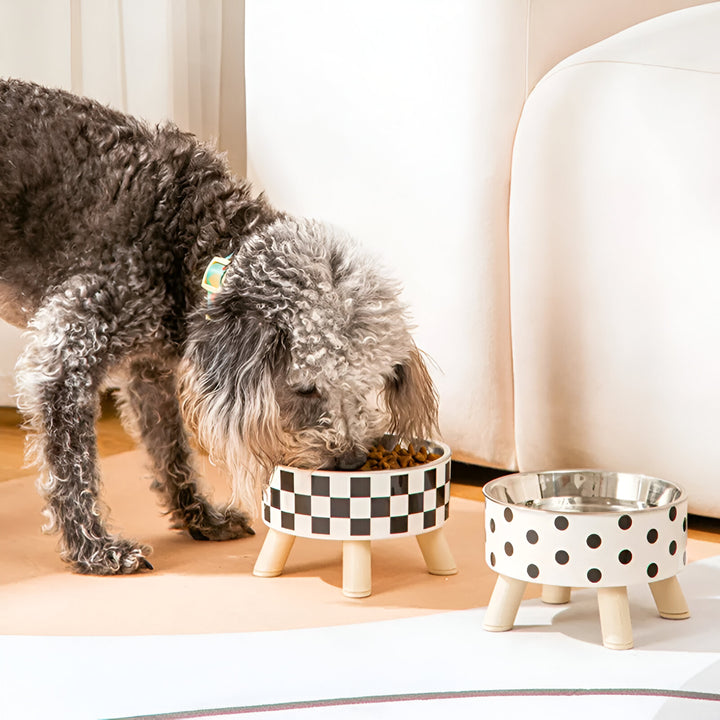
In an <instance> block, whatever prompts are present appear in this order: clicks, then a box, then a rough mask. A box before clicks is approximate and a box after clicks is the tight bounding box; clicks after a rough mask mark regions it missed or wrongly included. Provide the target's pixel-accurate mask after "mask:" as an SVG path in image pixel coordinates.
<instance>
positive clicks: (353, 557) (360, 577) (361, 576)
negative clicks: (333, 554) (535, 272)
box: [342, 540, 372, 598]
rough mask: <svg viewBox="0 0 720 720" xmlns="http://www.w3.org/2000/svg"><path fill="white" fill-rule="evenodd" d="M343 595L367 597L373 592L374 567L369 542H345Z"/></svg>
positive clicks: (343, 545)
mask: <svg viewBox="0 0 720 720" xmlns="http://www.w3.org/2000/svg"><path fill="white" fill-rule="evenodd" d="M342 547H343V595H345V597H351V598H361V597H367V596H368V595H369V594H370V592H371V591H372V565H371V554H370V541H369V540H344V541H343V544H342Z"/></svg>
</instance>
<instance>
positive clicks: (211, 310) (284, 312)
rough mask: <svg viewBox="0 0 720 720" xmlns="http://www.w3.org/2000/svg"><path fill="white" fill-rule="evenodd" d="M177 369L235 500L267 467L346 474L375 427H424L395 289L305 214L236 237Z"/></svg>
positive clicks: (250, 490)
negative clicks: (236, 485)
mask: <svg viewBox="0 0 720 720" xmlns="http://www.w3.org/2000/svg"><path fill="white" fill-rule="evenodd" d="M181 378H182V382H181V388H182V395H183V406H184V408H185V410H186V414H187V415H188V419H189V422H190V424H191V426H192V427H194V428H195V430H196V432H197V434H198V436H199V439H200V441H201V442H202V443H203V444H204V445H205V447H206V448H207V449H208V450H209V451H210V452H211V454H213V455H215V456H216V458H217V459H218V460H220V461H222V462H223V463H224V464H226V465H227V466H228V467H229V469H230V470H231V472H232V473H233V475H234V476H236V478H240V479H241V485H244V486H245V490H244V491H243V490H241V491H240V494H241V495H242V496H243V497H244V498H245V499H247V497H248V496H250V495H254V494H255V492H256V489H255V488H256V487H257V486H256V485H255V483H256V482H257V480H258V479H261V480H262V481H267V480H268V479H269V475H270V473H271V471H272V468H273V467H274V466H275V465H293V466H297V467H305V468H311V469H314V468H333V467H337V468H340V469H353V468H355V467H358V466H359V465H361V464H362V463H363V462H364V459H365V453H366V450H367V449H368V448H369V446H370V445H371V444H372V443H373V441H375V440H377V439H378V438H379V437H380V436H382V435H383V434H384V433H386V432H391V433H394V434H397V435H399V436H401V437H403V438H407V439H412V438H433V437H435V433H436V431H437V396H436V393H435V389H434V387H433V384H432V381H431V378H430V375H429V373H428V370H427V368H426V366H425V363H424V361H423V357H422V355H421V353H420V351H419V350H418V349H417V347H416V346H415V343H414V341H413V339H412V337H411V335H410V331H409V329H408V323H407V319H406V317H405V308H404V307H403V305H402V304H401V302H400V300H399V287H398V285H397V284H396V283H394V282H392V281H390V280H388V279H387V278H385V277H384V276H383V274H382V273H380V272H378V270H377V268H376V267H375V266H374V264H373V262H372V261H371V260H370V259H369V258H367V257H365V256H363V255H362V254H361V253H360V252H359V251H358V248H357V247H356V246H355V245H354V244H353V243H352V242H350V241H349V240H348V239H346V238H342V237H339V236H338V235H337V234H336V233H335V232H334V231H333V230H331V229H330V228H328V227H327V226H325V225H322V224H320V223H316V222H312V221H307V220H295V219H292V218H288V217H285V216H283V217H281V219H279V220H276V221H275V222H274V223H272V224H270V225H268V226H265V227H263V228H262V229H261V230H259V231H258V232H256V233H255V234H254V235H252V236H250V237H249V238H248V239H247V240H246V241H245V242H244V244H243V246H242V248H241V249H240V251H239V252H237V253H236V254H235V255H234V256H233V258H232V261H231V264H230V266H229V267H228V269H227V272H226V274H225V277H224V281H223V285H222V289H221V290H220V292H218V293H217V294H216V295H215V296H214V299H213V301H212V303H211V304H210V305H209V306H208V307H207V308H202V309H201V310H200V311H198V313H197V314H196V316H195V317H193V318H192V321H191V328H190V333H189V339H188V343H187V347H186V352H185V357H184V361H183V366H182V373H181ZM243 478H244V479H245V482H244V483H243V482H242V479H243ZM253 486H254V487H253Z"/></svg>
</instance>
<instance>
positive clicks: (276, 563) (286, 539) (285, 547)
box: [253, 528, 295, 577]
mask: <svg viewBox="0 0 720 720" xmlns="http://www.w3.org/2000/svg"><path fill="white" fill-rule="evenodd" d="M294 542H295V536H294V535H290V534H289V533H284V532H280V531H279V530H275V529H274V528H268V532H267V536H266V538H265V542H264V543H263V546H262V548H261V549H260V554H259V555H258V558H257V560H256V561H255V567H254V568H253V575H256V576H257V577H276V576H277V575H280V574H281V573H282V571H283V568H284V567H285V563H286V562H287V559H288V555H289V554H290V550H291V549H292V546H293V543H294Z"/></svg>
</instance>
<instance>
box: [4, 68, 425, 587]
mask: <svg viewBox="0 0 720 720" xmlns="http://www.w3.org/2000/svg"><path fill="white" fill-rule="evenodd" d="M0 164H1V171H0V316H1V317H3V318H4V319H5V320H7V321H9V322H10V323H12V324H15V325H17V326H20V327H23V328H26V335H27V345H26V349H25V351H24V352H23V354H22V356H21V357H20V359H19V360H18V364H17V368H16V370H17V387H18V407H19V408H20V409H21V411H22V412H23V413H24V415H25V418H26V428H27V430H28V457H29V459H30V461H31V462H34V463H36V464H37V465H38V467H39V469H40V472H41V476H40V480H39V481H38V486H39V489H40V491H41V493H42V494H43V496H44V499H45V502H46V509H45V511H44V512H45V515H46V517H47V523H46V525H45V527H44V530H46V531H48V532H53V531H54V532H57V533H58V534H59V537H60V553H61V556H62V558H63V559H64V560H65V561H66V562H68V563H69V564H70V566H71V568H72V569H73V570H74V571H75V572H79V573H87V574H99V575H110V574H123V573H133V572H137V571H142V570H146V569H152V565H151V564H150V562H149V561H148V559H147V556H148V555H149V553H150V552H151V550H150V548H148V547H147V546H145V545H141V544H139V543H136V542H134V541H131V540H129V539H125V538H123V537H122V536H118V535H115V534H113V533H111V532H110V530H109V529H108V527H107V523H106V516H107V508H106V507H105V506H104V504H103V502H102V497H101V478H100V475H99V472H98V458H97V445H96V437H95V421H96V419H97V415H98V412H99V410H98V408H99V397H100V393H101V391H102V390H103V388H105V387H107V384H108V381H109V378H114V380H113V382H114V383H119V384H120V390H119V398H120V399H119V403H118V405H119V408H120V412H121V417H122V418H123V421H124V422H125V423H126V424H127V425H128V427H131V428H133V431H134V433H135V435H136V436H137V437H138V439H139V440H140V441H141V442H142V443H143V445H144V447H145V448H146V450H147V453H148V455H149V457H150V461H151V465H152V470H153V477H154V480H153V487H154V489H155V490H157V491H158V492H159V494H160V496H161V498H162V501H163V503H164V505H165V506H166V508H167V512H168V514H169V516H170V521H171V526H172V527H173V528H175V529H179V530H183V531H187V532H188V533H189V534H190V536H191V537H192V538H194V539H196V540H229V539H234V538H239V537H242V536H245V535H248V534H252V533H253V530H252V527H251V521H252V517H253V513H254V510H253V507H255V506H256V505H257V502H258V498H259V495H260V489H261V488H262V487H263V485H264V484H266V483H267V482H268V480H269V477H270V475H271V472H272V469H273V467H274V466H275V465H278V464H284V465H295V466H299V467H305V468H330V467H335V468H340V469H348V470H349V469H354V468H357V467H358V466H360V465H361V464H362V463H363V461H364V459H365V456H366V452H367V450H368V448H369V447H370V446H371V444H372V443H373V442H374V441H375V440H376V439H377V438H378V437H380V436H382V435H383V434H384V433H386V432H389V433H393V434H396V435H398V436H399V437H402V438H408V439H409V438H416V437H419V438H431V437H435V435H434V434H435V433H436V432H437V411H438V398H437V393H436V390H435V388H434V385H433V382H432V379H431V376H430V374H429V372H428V368H427V364H426V361H425V358H424V355H423V354H422V353H421V351H419V350H418V348H417V346H416V345H415V343H414V341H413V338H412V336H411V332H410V326H409V324H408V318H407V308H406V307H405V305H404V304H403V303H402V302H401V301H400V299H399V293H400V287H399V285H398V284H397V282H395V281H393V280H391V279H389V278H387V277H386V276H385V274H384V273H383V272H380V271H379V270H378V268H377V265H376V263H375V262H374V261H373V260H372V259H371V258H369V257H367V256H366V255H365V254H364V253H363V252H362V251H361V250H360V248H359V247H358V245H357V244H356V243H354V242H353V241H352V240H350V239H349V238H347V237H346V236H345V235H343V234H342V233H341V232H340V231H338V230H335V229H333V228H331V227H330V226H328V225H325V224H322V223H320V222H317V221H314V220H309V219H304V218H297V217H293V216H291V215H289V214H287V213H284V212H281V211H278V210H276V209H274V208H273V207H272V206H271V205H270V203H269V202H268V201H267V200H266V199H265V197H264V196H263V195H262V194H260V195H254V194H253V191H252V189H251V187H250V185H249V183H248V182H247V181H246V180H241V179H237V178H235V177H234V176H233V175H232V174H231V172H230V171H229V168H228V166H227V163H226V160H225V158H224V156H222V155H221V154H219V153H217V152H215V151H214V150H212V149H211V148H210V147H208V146H206V145H204V144H203V143H201V142H199V141H198V140H197V138H195V137H194V136H192V135H190V134H188V133H184V132H181V131H180V130H179V129H178V128H177V127H175V126H174V125H172V124H169V123H168V124H163V125H160V126H157V127H153V126H150V125H148V124H147V123H145V122H142V121H140V120H138V119H135V118H133V117H131V116H128V115H125V114H123V113H120V112H118V111H116V110H114V109H111V108H109V107H106V106H104V105H102V104H100V103H98V102H96V101H94V100H90V99H86V98H82V97H79V96H76V95H73V94H71V93H68V92H65V91H62V90H57V89H48V88H45V87H42V86H39V85H36V84H33V83H28V82H23V81H19V80H13V79H7V80H0ZM195 439H196V440H197V441H198V444H200V445H201V446H203V447H204V448H206V449H207V450H208V451H209V453H210V456H211V458H214V459H215V460H217V461H218V462H222V463H223V464H224V466H225V467H226V468H227V470H228V471H229V473H230V475H231V476H232V478H233V488H234V490H233V502H231V503H230V504H228V505H227V506H226V507H225V506H223V507H215V506H214V505H212V504H211V503H210V502H209V501H208V499H207V497H206V496H205V495H204V494H203V491H202V489H201V483H200V479H199V477H198V473H197V471H196V469H195V467H194V463H193V448H194V446H195V443H194V440H195Z"/></svg>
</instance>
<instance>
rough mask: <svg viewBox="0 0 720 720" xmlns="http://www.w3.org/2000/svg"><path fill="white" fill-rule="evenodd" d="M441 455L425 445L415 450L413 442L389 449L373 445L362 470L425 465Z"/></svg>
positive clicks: (394, 468)
mask: <svg viewBox="0 0 720 720" xmlns="http://www.w3.org/2000/svg"><path fill="white" fill-rule="evenodd" d="M439 457H440V455H436V454H435V453H431V452H430V451H429V450H428V449H427V448H426V447H425V446H424V445H422V446H421V447H420V449H419V450H415V448H414V447H413V445H412V443H410V445H408V446H407V448H403V447H402V446H401V445H396V446H395V447H394V448H393V449H392V450H387V449H386V448H384V447H383V446H382V445H373V447H371V448H370V450H369V452H368V456H367V460H366V462H365V464H364V465H363V466H362V467H361V468H359V469H360V470H396V469H399V468H408V467H414V466H415V465H425V463H429V462H433V461H434V460H437V459H438V458H439Z"/></svg>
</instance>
